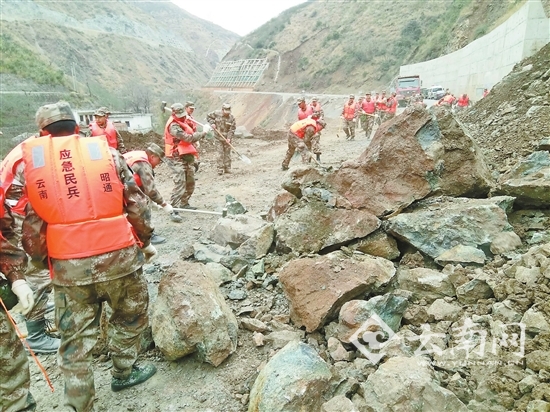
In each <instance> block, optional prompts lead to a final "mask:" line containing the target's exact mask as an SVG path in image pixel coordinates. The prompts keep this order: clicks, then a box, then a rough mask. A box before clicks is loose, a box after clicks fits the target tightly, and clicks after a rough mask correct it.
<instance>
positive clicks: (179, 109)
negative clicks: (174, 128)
mask: <svg viewBox="0 0 550 412" xmlns="http://www.w3.org/2000/svg"><path fill="white" fill-rule="evenodd" d="M170 108H171V109H172V113H173V114H174V116H176V117H178V118H181V117H185V116H187V113H186V112H185V109H184V107H183V104H181V103H174V104H173V105H172V106H171V107H170Z"/></svg>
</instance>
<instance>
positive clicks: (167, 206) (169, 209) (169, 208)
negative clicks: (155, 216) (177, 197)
mask: <svg viewBox="0 0 550 412" xmlns="http://www.w3.org/2000/svg"><path fill="white" fill-rule="evenodd" d="M162 210H164V211H165V212H166V213H168V214H170V213H172V212H173V211H174V208H173V207H172V205H171V204H170V203H166V204H165V205H164V206H162Z"/></svg>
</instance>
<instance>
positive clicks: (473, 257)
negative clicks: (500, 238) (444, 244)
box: [435, 235, 517, 266]
mask: <svg viewBox="0 0 550 412" xmlns="http://www.w3.org/2000/svg"><path fill="white" fill-rule="evenodd" d="M516 236H517V235H516ZM435 262H436V263H437V264H439V265H441V266H445V265H448V264H461V265H462V266H467V265H469V264H474V265H478V266H482V265H483V264H484V263H485V253H483V251H481V250H479V249H478V248H476V247H473V246H464V245H456V246H455V247H453V248H451V249H449V250H446V251H445V252H443V253H442V254H440V255H439V256H438V257H436V258H435Z"/></svg>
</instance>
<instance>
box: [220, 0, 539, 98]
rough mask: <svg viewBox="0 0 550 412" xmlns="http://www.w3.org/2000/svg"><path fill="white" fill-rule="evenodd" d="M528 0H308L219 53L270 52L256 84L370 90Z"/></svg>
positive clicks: (457, 44) (263, 87) (268, 87)
mask: <svg viewBox="0 0 550 412" xmlns="http://www.w3.org/2000/svg"><path fill="white" fill-rule="evenodd" d="M525 1H526V0H512V1H502V2H495V1H489V0H446V1H424V0H411V1H403V0H387V1H383V2H380V1H368V2H363V1H350V0H348V1H323V2H317V1H315V2H313V1H308V2H307V3H303V4H301V5H298V6H296V7H294V8H292V9H289V10H287V11H285V12H283V13H281V14H280V15H279V16H278V17H276V18H274V19H272V20H271V21H270V22H268V23H267V24H265V25H264V26H262V27H260V28H259V29H257V30H256V31H254V32H253V33H251V34H249V35H248V36H246V37H244V38H242V39H241V40H240V41H239V42H237V43H236V44H235V46H234V47H233V48H232V49H231V51H230V52H229V53H228V54H227V56H226V57H225V58H224V60H234V59H239V58H262V57H268V59H269V61H270V66H269V68H268V70H267V71H266V72H265V73H264V77H263V79H262V83H261V84H260V85H259V86H258V89H259V90H277V91H282V90H286V91H291V90H300V89H306V90H312V91H318V92H335V93H343V92H345V91H349V90H350V89H352V90H359V89H363V90H371V89H374V88H379V87H382V86H386V85H387V84H388V83H389V82H390V81H391V79H392V78H394V77H395V76H397V74H398V72H399V66H400V65H402V64H407V63H414V62H419V61H424V60H429V59H432V58H435V57H439V56H441V55H443V54H446V53H449V52H451V51H454V50H457V49H459V48H461V47H464V46H465V45H467V44H468V43H470V42H471V41H473V40H475V39H476V38H478V37H480V36H482V35H484V34H486V33H488V32H489V31H490V30H491V29H493V28H494V27H496V26H497V25H498V24H500V23H502V21H504V19H505V18H506V17H508V16H509V15H510V14H511V13H513V12H514V11H516V10H517V9H518V8H519V7H521V6H522V5H523V4H524V3H525ZM546 2H547V3H548V0H546Z"/></svg>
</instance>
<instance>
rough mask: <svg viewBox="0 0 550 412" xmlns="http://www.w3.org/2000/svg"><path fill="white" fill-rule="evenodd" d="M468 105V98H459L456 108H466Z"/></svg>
mask: <svg viewBox="0 0 550 412" xmlns="http://www.w3.org/2000/svg"><path fill="white" fill-rule="evenodd" d="M468 103H470V99H469V98H468V97H465V98H462V97H461V98H459V99H458V101H457V102H456V104H457V106H460V107H466V106H468Z"/></svg>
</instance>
